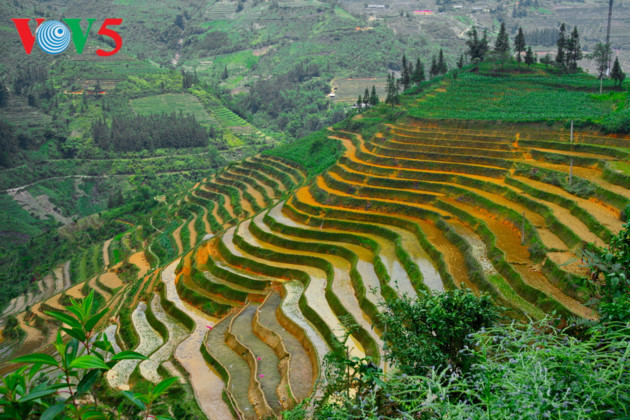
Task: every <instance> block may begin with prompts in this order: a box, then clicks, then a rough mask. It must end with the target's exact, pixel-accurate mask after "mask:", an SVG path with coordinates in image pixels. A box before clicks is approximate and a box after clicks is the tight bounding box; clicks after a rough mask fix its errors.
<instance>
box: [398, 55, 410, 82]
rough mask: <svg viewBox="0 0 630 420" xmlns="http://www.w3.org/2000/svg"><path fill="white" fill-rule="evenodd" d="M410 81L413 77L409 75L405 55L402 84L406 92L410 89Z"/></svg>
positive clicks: (401, 77)
mask: <svg viewBox="0 0 630 420" xmlns="http://www.w3.org/2000/svg"><path fill="white" fill-rule="evenodd" d="M410 80H411V75H410V74H409V69H408V68H407V57H406V56H405V54H403V57H402V70H401V74H400V82H401V83H402V85H403V89H404V90H407V89H409V82H410Z"/></svg>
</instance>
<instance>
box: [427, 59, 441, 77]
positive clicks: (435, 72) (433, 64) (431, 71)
mask: <svg viewBox="0 0 630 420" xmlns="http://www.w3.org/2000/svg"><path fill="white" fill-rule="evenodd" d="M438 74H439V70H438V65H437V59H436V58H435V56H433V57H431V69H429V75H430V76H431V79H433V78H434V77H435V76H437V75H438Z"/></svg>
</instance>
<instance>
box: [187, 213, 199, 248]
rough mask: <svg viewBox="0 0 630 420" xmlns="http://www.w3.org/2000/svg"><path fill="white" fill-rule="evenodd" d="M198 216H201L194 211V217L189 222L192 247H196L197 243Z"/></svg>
mask: <svg viewBox="0 0 630 420" xmlns="http://www.w3.org/2000/svg"><path fill="white" fill-rule="evenodd" d="M197 217H199V216H198V215H197V214H196V213H193V218H192V220H191V221H190V223H188V232H190V248H191V249H192V248H194V247H195V245H197V230H196V229H195V222H196V221H197Z"/></svg>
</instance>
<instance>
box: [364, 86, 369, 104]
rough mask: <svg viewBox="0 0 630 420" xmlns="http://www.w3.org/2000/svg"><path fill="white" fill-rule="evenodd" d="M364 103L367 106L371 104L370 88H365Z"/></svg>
mask: <svg viewBox="0 0 630 420" xmlns="http://www.w3.org/2000/svg"><path fill="white" fill-rule="evenodd" d="M363 103H364V104H365V105H369V104H370V91H369V90H368V88H365V93H363Z"/></svg>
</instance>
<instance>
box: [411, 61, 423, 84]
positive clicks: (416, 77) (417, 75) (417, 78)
mask: <svg viewBox="0 0 630 420" xmlns="http://www.w3.org/2000/svg"><path fill="white" fill-rule="evenodd" d="M425 80H426V76H425V74H424V64H422V61H420V59H419V58H418V59H417V60H416V68H415V69H414V71H413V75H412V81H413V82H414V83H415V84H416V85H419V84H420V83H422V82H424V81H425Z"/></svg>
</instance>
